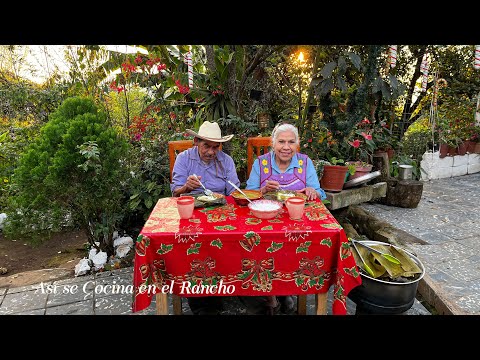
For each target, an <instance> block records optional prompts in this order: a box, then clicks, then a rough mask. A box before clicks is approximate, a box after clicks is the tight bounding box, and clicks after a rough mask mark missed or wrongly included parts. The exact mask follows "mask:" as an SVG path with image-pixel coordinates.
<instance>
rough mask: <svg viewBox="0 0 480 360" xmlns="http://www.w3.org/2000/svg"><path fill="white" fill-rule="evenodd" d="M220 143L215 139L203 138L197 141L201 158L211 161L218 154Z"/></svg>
mask: <svg viewBox="0 0 480 360" xmlns="http://www.w3.org/2000/svg"><path fill="white" fill-rule="evenodd" d="M220 145H221V144H220V143H219V142H215V141H208V140H201V139H199V140H198V142H197V146H198V154H199V155H200V159H202V161H205V162H210V161H211V160H213V159H215V157H216V156H217V152H218V150H220Z"/></svg>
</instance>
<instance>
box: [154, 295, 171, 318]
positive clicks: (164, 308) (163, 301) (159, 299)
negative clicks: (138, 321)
mask: <svg viewBox="0 0 480 360" xmlns="http://www.w3.org/2000/svg"><path fill="white" fill-rule="evenodd" d="M155 299H156V300H155V301H156V304H155V305H156V306H155V307H156V309H157V311H156V313H157V315H168V296H167V294H164V293H163V292H157V293H156V294H155Z"/></svg>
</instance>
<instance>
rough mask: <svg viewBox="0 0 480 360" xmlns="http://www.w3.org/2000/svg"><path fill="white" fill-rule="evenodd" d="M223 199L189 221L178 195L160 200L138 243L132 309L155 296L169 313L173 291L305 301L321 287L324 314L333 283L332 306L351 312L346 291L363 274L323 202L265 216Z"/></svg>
mask: <svg viewBox="0 0 480 360" xmlns="http://www.w3.org/2000/svg"><path fill="white" fill-rule="evenodd" d="M226 200H227V203H226V204H225V205H222V206H216V207H206V208H196V209H195V210H194V213H193V217H192V218H191V219H187V220H183V219H180V217H179V215H178V212H177V209H176V198H162V199H159V200H158V202H157V204H156V205H155V208H154V209H153V210H152V213H151V214H150V216H149V218H148V220H147V221H146V223H145V225H144V227H143V229H142V231H141V232H140V234H139V236H138V238H137V241H136V243H135V259H134V277H133V282H134V284H133V285H134V299H133V304H132V310H133V312H136V311H140V310H143V309H145V308H146V307H148V306H149V305H150V303H151V301H152V297H153V296H156V297H157V299H156V301H157V313H159V314H168V304H167V296H168V294H172V295H173V296H174V297H175V296H176V295H177V296H181V297H188V296H271V295H300V296H301V297H300V298H299V302H300V303H301V304H302V305H303V306H305V302H306V295H307V294H316V297H317V310H316V313H317V314H325V313H326V301H327V294H328V289H329V288H330V285H333V286H334V292H333V295H334V300H333V305H332V313H333V314H346V297H347V295H348V293H349V292H350V290H351V289H353V288H354V287H356V286H358V285H360V284H361V277H360V274H359V272H358V268H357V266H356V264H355V260H354V258H353V255H352V252H351V249H350V245H349V242H348V239H347V237H346V234H345V231H344V230H343V228H342V227H341V226H340V224H339V223H338V222H337V221H336V219H335V218H334V217H333V216H332V214H331V213H330V212H329V211H328V209H327V208H326V207H325V205H324V204H323V203H322V202H321V201H312V202H307V204H306V205H305V213H304V215H303V219H302V220H291V219H290V218H289V216H288V213H287V211H286V209H285V207H283V211H282V212H281V213H280V214H279V215H277V216H276V218H274V219H270V220H262V219H258V218H256V217H254V216H253V215H252V214H251V213H250V210H249V209H248V207H244V206H239V205H237V204H236V203H235V201H234V200H233V198H232V197H231V196H227V197H226ZM213 292H215V293H213ZM177 310H178V304H177Z"/></svg>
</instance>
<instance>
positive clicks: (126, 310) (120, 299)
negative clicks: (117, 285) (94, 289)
mask: <svg viewBox="0 0 480 360" xmlns="http://www.w3.org/2000/svg"><path fill="white" fill-rule="evenodd" d="M94 311H95V315H127V314H131V313H132V297H131V296H128V295H125V294H116V295H109V296H104V297H101V298H98V299H97V298H96V299H95V307H94Z"/></svg>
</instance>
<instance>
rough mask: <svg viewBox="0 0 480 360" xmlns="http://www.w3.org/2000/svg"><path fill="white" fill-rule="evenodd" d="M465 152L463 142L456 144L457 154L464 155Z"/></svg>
mask: <svg viewBox="0 0 480 360" xmlns="http://www.w3.org/2000/svg"><path fill="white" fill-rule="evenodd" d="M466 153H467V145H466V144H465V143H463V142H462V143H461V144H460V145H458V146H457V154H458V155H465V154H466Z"/></svg>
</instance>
